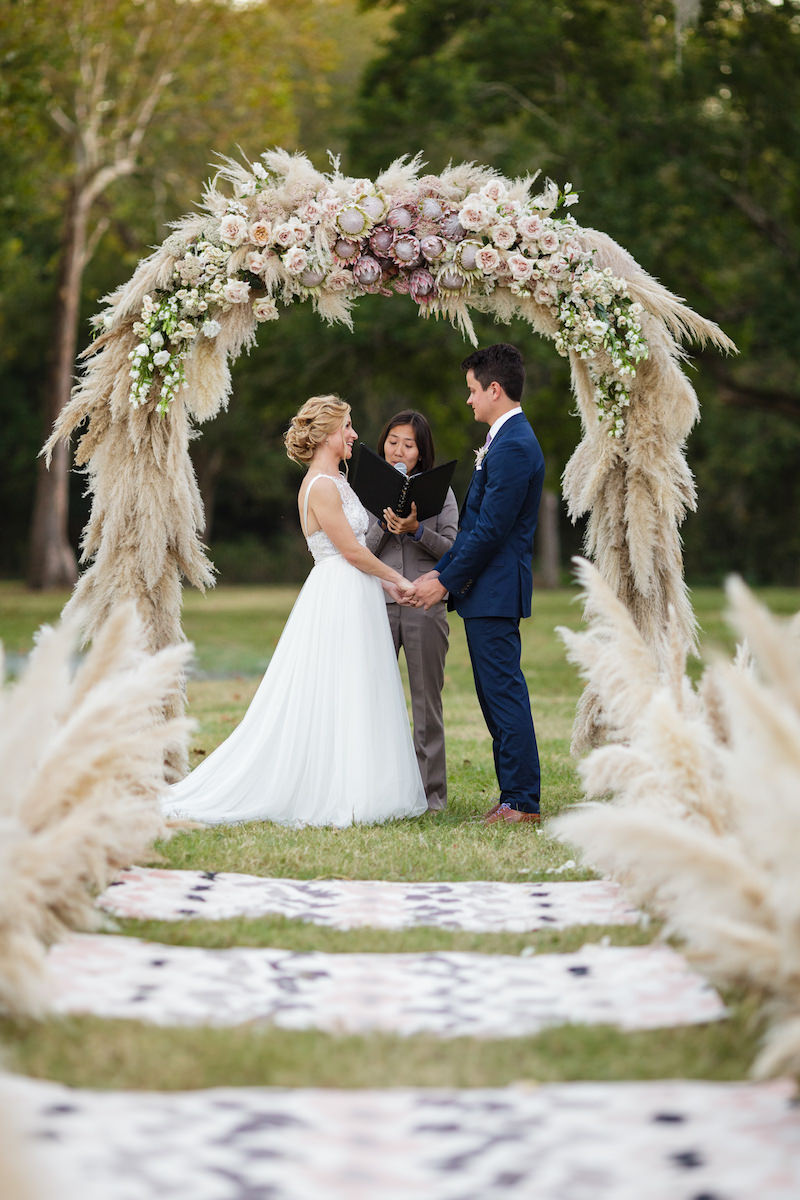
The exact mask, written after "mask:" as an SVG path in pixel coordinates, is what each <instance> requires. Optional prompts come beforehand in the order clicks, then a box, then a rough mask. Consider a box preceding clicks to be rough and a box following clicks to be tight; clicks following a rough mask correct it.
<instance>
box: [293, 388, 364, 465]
mask: <svg viewBox="0 0 800 1200" xmlns="http://www.w3.org/2000/svg"><path fill="white" fill-rule="evenodd" d="M349 414H350V405H349V404H348V403H347V402H346V401H344V400H340V399H339V397H338V396H334V395H330V396H311V398H310V399H309V400H306V402H305V404H304V405H303V407H302V408H301V409H300V411H299V412H297V413H295V415H294V416H293V417H292V423H291V425H290V426H289V428H288V429H287V430H286V433H285V434H284V435H283V444H284V445H285V446H286V453H287V454H288V455H289V458H291V459H293V460H294V462H296V463H300V464H301V465H302V466H305V465H306V464H307V463H309V462H311V459H312V458H313V456H314V452H315V450H316V449H317V447H318V446H321V445H322V443H323V442H324V441H325V438H326V437H328V436H329V435H330V434H332V433H336V432H337V431H338V430H339V429H341V428H342V426H343V425H344V423H345V421H346V420H347V417H348V416H349Z"/></svg>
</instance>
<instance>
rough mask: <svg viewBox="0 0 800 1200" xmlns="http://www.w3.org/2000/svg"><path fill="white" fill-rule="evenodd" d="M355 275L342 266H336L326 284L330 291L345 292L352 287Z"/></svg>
mask: <svg viewBox="0 0 800 1200" xmlns="http://www.w3.org/2000/svg"><path fill="white" fill-rule="evenodd" d="M352 284H353V276H352V274H351V273H350V271H345V270H344V269H343V268H342V267H334V268H333V270H332V271H331V272H330V274H329V275H328V278H327V279H326V280H325V286H326V288H327V289H328V291H330V292H345V291H347V289H348V288H349V287H352Z"/></svg>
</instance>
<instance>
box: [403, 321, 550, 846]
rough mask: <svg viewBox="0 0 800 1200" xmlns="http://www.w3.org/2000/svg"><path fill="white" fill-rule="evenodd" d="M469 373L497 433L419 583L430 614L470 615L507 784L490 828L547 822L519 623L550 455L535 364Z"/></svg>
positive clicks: (526, 611)
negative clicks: (529, 377)
mask: <svg viewBox="0 0 800 1200" xmlns="http://www.w3.org/2000/svg"><path fill="white" fill-rule="evenodd" d="M461 367H462V369H463V370H464V371H466V373H467V388H468V389H469V395H468V397H467V404H469V406H470V408H471V409H472V411H473V413H474V415H475V420H476V421H481V422H483V423H484V424H486V425H488V426H489V433H488V435H487V437H486V443H485V446H484V447H483V448H482V449H481V450H479V451H478V453H477V455H476V463H475V471H474V474H473V476H472V479H471V481H470V485H469V490H468V492H467V496H466V499H465V501H464V504H463V505H462V508H461V523H460V526H459V532H458V536H457V537H456V540H455V542H454V543H453V545H452V547H451V548H450V550H448V551H447V553H446V554H444V555H443V557H442V558H440V559H439V561H438V563H437V564H436V567H435V568H434V570H433V571H429V572H428V573H427V574H426V575H422V576H420V578H419V579H418V580H417V583H416V597H417V600H418V601H419V602H421V603H422V604H423V605H424V606H425V608H426V609H427V608H430V606H431V605H432V604H435V603H436V602H437V601H438V600H442V599H443V598H444V597H445V595H446V594H447V593H448V592H449V593H450V599H449V601H448V608H451V609H452V608H454V609H455V610H456V612H457V613H459V615H460V616H461V617H463V619H464V629H465V631H466V635H467V645H468V647H469V656H470V659H471V661H472V673H473V675H474V677H475V690H476V691H477V693H478V700H479V702H480V706H481V710H482V711H483V716H484V719H485V721H486V724H487V726H488V729H489V732H490V733H491V735H492V747H493V750H494V764H495V772H496V774H497V780H498V783H499V785H500V799H499V800H498V802H497V803H496V804H495V805H494V806H493V807H492V808H490V809H489V812H488V813H486V815H485V816H484V818H483V821H484V824H485V825H495V824H499V823H502V824H509V825H511V824H513V825H517V824H538V823H539V751H538V749H537V746H536V734H535V733H534V729H533V718H532V717H531V707H530V699H529V696H528V685H527V684H526V682H525V677H524V676H523V674H522V668H521V666H520V651H521V642H520V634H519V622H520V618H521V617H528V616H530V612H531V592H532V590H533V579H532V575H531V555H532V553H533V535H534V531H535V529H536V521H537V517H538V514H539V501H540V499H541V495H542V482H543V480H544V456H543V454H542V451H541V448H540V446H539V443H538V441H537V440H536V435H535V434H534V432H533V430H532V429H531V426H530V425H529V423H528V419H527V417H526V416H525V414H524V413H523V411H522V408H521V407H520V401H521V399H522V389H523V385H524V383H525V366H524V363H523V361H522V355H521V354H520V352H519V350H517V348H516V346H509V345H505V344H500V345H496V346H487V348H486V349H485V350H476V351H475V353H474V354H470V355H469V357H468V358H465V359H464V361H463V362H462V364H461Z"/></svg>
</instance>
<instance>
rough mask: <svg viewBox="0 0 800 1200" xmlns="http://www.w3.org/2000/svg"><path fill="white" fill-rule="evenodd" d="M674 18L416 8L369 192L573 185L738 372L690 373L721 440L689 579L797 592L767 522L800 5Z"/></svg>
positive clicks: (789, 285)
mask: <svg viewBox="0 0 800 1200" xmlns="http://www.w3.org/2000/svg"><path fill="white" fill-rule="evenodd" d="M681 7H683V8H685V7H686V6H680V5H673V4H672V3H669V2H668V0H641V3H638V4H636V5H624V4H618V3H615V2H614V0H506V2H505V3H504V4H502V5H495V4H492V3H491V2H490V0H459V2H458V3H455V0H417V2H415V3H413V4H412V3H409V4H405V5H403V6H402V7H401V9H400V10H399V11H398V12H397V13H396V16H395V20H394V24H393V31H392V35H391V37H390V39H389V40H388V42H387V43H386V45H385V47H384V50H383V52H382V54H381V55H380V56H379V57H378V58H377V59H376V60H374V61H373V63H372V64H371V66H370V68H369V70H368V71H367V72H366V74H365V77H364V83H363V86H362V92H361V97H360V101H359V110H358V118H357V125H356V127H355V132H354V135H353V138H352V145H353V149H354V153H355V154H356V155H357V157H358V165H359V169H363V170H364V171H365V173H366V172H368V171H371V170H373V169H374V168H375V167H376V166H377V165H378V164H379V162H381V161H383V160H384V159H385V158H386V157H389V156H391V155H392V154H393V153H401V152H404V151H405V152H407V151H409V150H416V149H418V148H421V149H422V150H423V152H424V155H425V157H426V159H427V160H428V161H429V162H430V164H431V167H432V169H433V170H438V169H440V168H441V167H442V166H443V165H444V164H445V163H446V162H447V161H448V159H449V158H450V157H451V156H452V157H453V158H454V159H458V158H461V157H462V156H463V157H470V158H475V159H477V160H479V161H485V162H491V163H493V164H494V165H496V166H497V168H498V169H499V170H501V171H503V172H504V173H505V174H519V173H521V172H523V171H525V170H533V169H537V168H541V170H542V171H543V172H544V173H545V174H546V175H550V176H552V177H553V178H555V179H557V180H559V181H561V182H563V181H565V180H567V179H568V180H570V181H571V182H572V183H573V185H574V186H575V188H576V189H577V190H578V191H579V192H581V193H582V194H583V199H582V202H581V205H580V211H579V216H580V220H581V221H582V223H584V224H589V225H595V226H597V227H598V228H601V229H603V230H604V231H606V232H608V233H610V234H611V236H612V237H614V238H616V239H617V240H618V241H619V242H620V243H621V244H622V245H624V246H625V247H626V248H627V249H629V250H630V251H631V252H632V253H633V254H634V256H635V257H637V258H638V259H639V260H640V261H641V262H642V263H643V265H644V266H645V267H646V268H647V269H649V270H651V271H653V272H654V273H656V274H657V275H659V276H660V278H662V279H663V280H664V282H665V283H666V284H667V285H668V286H670V287H672V288H673V289H675V290H676V291H678V292H680V293H682V294H683V295H685V296H686V297H687V298H688V300H689V303H690V304H691V305H692V306H693V307H695V308H697V309H698V310H699V311H702V312H705V313H708V314H709V315H710V316H713V317H714V318H715V319H716V320H718V321H719V323H720V324H721V325H722V326H723V328H724V329H725V330H726V332H728V333H729V334H730V335H731V336H732V337H733V338H734V339H735V341H736V342H737V344H738V345H739V347H740V350H741V352H742V353H741V355H740V357H739V358H738V359H736V360H728V361H720V360H716V359H714V358H713V356H708V358H705V357H703V356H700V359H699V361H698V364H697V365H698V374H697V386H698V390H699V392H700V394H701V398H702V399H703V401H704V405H705V409H706V413H707V416H708V422H707V425H705V426H704V425H703V424H701V425H700V427H699V428H698V431H697V433H696V434H695V435H694V439H693V442H692V451H693V463H694V466H695V468H696V470H697V472H698V482H699V488H700V495H701V510H700V514H699V516H698V517H697V518H694V519H693V520H691V521H690V522H689V524H688V526H687V558H688V564H689V567H690V569H691V570H692V571H694V572H697V571H705V570H706V567H707V565H708V563H709V560H710V559H713V564H714V566H713V571H714V572H716V573H718V572H719V571H720V570H723V569H729V568H731V567H738V568H739V569H742V570H745V569H746V570H747V571H748V572H749V574H750V575H751V577H752V578H756V579H762V580H767V579H780V578H783V579H791V580H795V579H796V578H797V558H798V551H800V538H798V535H797V534H796V533H794V532H791V531H787V530H786V528H785V527H784V523H783V522H782V521H781V520H780V519H779V515H778V514H777V513H775V514H774V517H773V519H772V520H770V519H769V517H768V513H767V512H766V511H765V510H766V508H767V507H768V496H769V494H770V493H774V492H775V491H776V490H778V491H780V492H781V493H782V494H783V495H784V496H785V497H786V498H787V500H788V502H789V503H791V502H792V501H794V502H795V503H796V502H797V501H798V500H800V484H799V483H798V481H797V478H796V476H797V472H796V470H794V469H793V467H792V465H791V453H790V452H787V453H778V452H777V451H778V447H784V448H785V447H791V448H792V449H793V450H795V451H796V448H797V442H798V424H800V374H798V367H797V360H796V356H795V355H794V354H793V347H794V346H796V345H797V344H798V341H799V340H800V312H799V311H798V308H797V306H796V305H792V304H790V303H787V297H789V296H790V295H792V294H793V292H794V290H795V288H796V284H795V279H796V275H797V267H798V259H800V223H799V222H798V215H799V201H798V196H799V195H800V186H799V185H800V178H799V177H798V176H799V175H800V5H798V3H797V2H796V0H784V2H783V3H780V2H771V0H703V3H702V4H699V5H697V6H695V7H696V8H697V9H698V10H699V11H698V14H697V18H696V21H695V23H694V24H690V25H687V24H684V25H683V27H682V28H680V29H679V28H677V27H676V20H675V13H676V9H678V8H681ZM539 407H540V401H539V399H538V398H537V400H536V409H537V410H538V409H539ZM754 412H758V413H760V414H761V416H760V418H759V419H758V420H754V419H752V418H750V417H748V414H752V413H754ZM751 433H755V439H756V443H757V445H755V446H754V445H752V444H750V442H749V440H748V443H747V447H746V450H744V454H743V445H744V443H743V440H742V439H743V437H744V435H745V434H747V435H748V437H749V435H750V434H751ZM741 457H744V459H745V460H746V461H747V463H748V464H749V465H748V466H747V467H745V465H744V463H743V462H739V463H737V459H740V458H741ZM754 461H757V462H758V466H757V467H756V468H754V467H753V463H754ZM751 510H753V511H751ZM754 511H759V512H761V513H762V517H763V519H757V520H756V519H753V516H754ZM722 514H725V516H726V519H725V520H724V522H722V524H721V525H720V524H719V523H718V522H719V520H720V518H721V516H722ZM737 514H738V515H737ZM720 533H723V536H724V543H723V545H720V542H719V535H720Z"/></svg>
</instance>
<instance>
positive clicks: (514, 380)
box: [461, 342, 525, 404]
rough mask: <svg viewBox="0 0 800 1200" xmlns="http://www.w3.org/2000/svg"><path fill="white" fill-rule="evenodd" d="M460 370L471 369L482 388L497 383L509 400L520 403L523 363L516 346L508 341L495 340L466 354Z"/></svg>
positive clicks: (523, 371)
mask: <svg viewBox="0 0 800 1200" xmlns="http://www.w3.org/2000/svg"><path fill="white" fill-rule="evenodd" d="M461 370H462V371H465V372H466V371H472V374H473V375H474V376H475V378H476V379H477V381H478V383H479V384H480V385H481V387H482V388H487V387H488V386H489V384H490V383H499V384H500V387H501V388H502V389H503V391H504V392H505V394H506V395H507V396H508V398H509V400H513V401H514V403H515V404H521V403H522V389H523V388H524V387H525V363H524V362H523V361H522V355H521V354H520V352H519V350H518V349H517V347H516V346H510V345H509V344H508V342H497V343H496V345H494V346H486V347H484V349H483V350H475V351H474V352H473V353H472V354H469V355H467V357H466V358H465V359H464V361H463V362H462V364H461Z"/></svg>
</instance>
